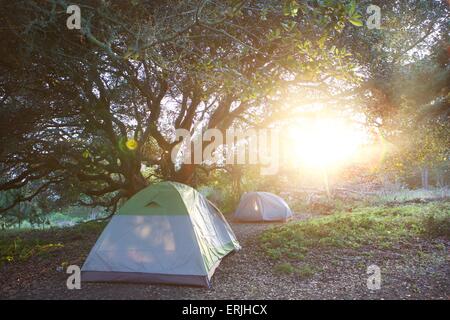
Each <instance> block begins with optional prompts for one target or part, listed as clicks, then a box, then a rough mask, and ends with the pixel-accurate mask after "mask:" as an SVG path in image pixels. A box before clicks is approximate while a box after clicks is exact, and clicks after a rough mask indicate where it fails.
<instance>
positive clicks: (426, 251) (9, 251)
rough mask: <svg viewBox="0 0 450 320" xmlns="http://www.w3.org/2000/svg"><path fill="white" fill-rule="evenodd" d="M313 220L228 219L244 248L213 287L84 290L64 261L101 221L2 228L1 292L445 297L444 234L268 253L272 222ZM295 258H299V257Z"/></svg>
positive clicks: (82, 247) (79, 251)
mask: <svg viewBox="0 0 450 320" xmlns="http://www.w3.org/2000/svg"><path fill="white" fill-rule="evenodd" d="M318 219H322V218H321V217H318V216H315V215H312V214H296V215H295V218H294V219H292V220H291V221H290V222H288V223H287V224H284V225H283V226H281V225H280V224H266V223H258V224H245V223H233V222H232V223H231V226H232V228H233V230H234V232H235V234H236V236H237V238H238V240H239V242H240V244H241V246H242V250H241V251H239V252H236V253H233V254H230V255H229V256H227V257H226V258H224V259H223V260H222V262H221V264H220V266H219V268H217V270H216V272H215V274H214V276H213V278H212V288H211V289H207V288H193V287H183V286H172V285H149V284H125V283H124V284H120V283H82V288H81V290H68V289H67V287H66V280H67V277H68V275H67V274H66V273H65V272H64V269H65V267H67V265H70V264H75V265H79V266H81V265H82V264H83V261H84V259H85V258H86V256H87V254H88V253H89V250H90V249H91V247H92V246H93V245H94V243H95V241H96V239H97V237H98V235H99V233H100V232H101V230H102V229H103V227H104V225H105V224H104V223H87V224H83V225H80V226H77V227H73V228H65V229H58V230H53V231H50V230H46V231H32V232H24V233H23V234H21V235H20V238H19V237H17V235H15V234H6V235H2V236H1V237H0V250H2V252H0V253H1V254H2V259H3V261H0V262H3V263H2V264H1V265H0V299H270V300H273V299H449V298H450V267H449V256H448V248H449V245H450V241H449V239H448V238H447V237H434V238H427V237H425V238H424V237H411V238H409V239H408V240H407V241H405V240H404V239H403V240H402V239H398V240H395V241H392V243H390V244H389V245H387V246H386V245H385V246H384V247H379V246H372V245H370V244H369V245H363V246H360V247H358V248H356V247H351V246H350V247H333V246H315V245H310V247H309V250H308V252H306V253H304V254H303V255H302V256H301V257H300V256H298V255H292V256H290V258H289V260H286V261H290V262H283V261H285V260H283V259H281V258H275V259H274V258H273V257H272V258H268V255H267V250H269V251H270V250H271V249H270V247H267V243H265V242H264V241H263V240H264V239H265V241H268V240H267V239H268V238H267V236H266V238H263V236H262V234H264V233H267V234H274V233H275V232H277V231H276V230H278V229H277V228H285V227H288V228H289V227H291V226H292V227H296V225H297V224H303V223H309V222H310V221H319V220H318ZM272 228H275V229H272ZM388 233H389V231H388ZM36 238H39V242H36ZM270 239H272V238H270V237H269V240H270ZM272 240H273V239H272ZM11 241H12V242H11ZM11 243H13V245H14V247H11ZM269 244H270V243H269ZM272 253H273V252H272ZM275 253H276V251H275ZM296 257H298V260H299V261H300V262H299V263H297V264H296ZM292 265H294V266H295V268H293V267H292ZM369 265H377V266H379V268H380V271H381V288H380V289H379V290H369V289H368V288H367V279H368V277H369V276H370V274H369V275H368V274H367V267H368V266H369Z"/></svg>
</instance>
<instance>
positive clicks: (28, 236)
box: [0, 222, 106, 267]
mask: <svg viewBox="0 0 450 320" xmlns="http://www.w3.org/2000/svg"><path fill="white" fill-rule="evenodd" d="M105 225H106V222H86V223H81V224H78V225H76V226H74V227H71V228H49V229H44V230H17V229H14V230H6V231H2V232H0V267H1V266H2V265H3V264H11V263H20V262H26V261H27V260H29V259H30V258H32V257H42V258H48V257H51V256H52V255H58V254H59V252H60V249H61V248H64V246H65V245H66V244H68V243H70V242H72V241H75V240H80V239H82V238H84V237H86V235H90V234H94V236H95V235H97V234H99V233H100V232H101V231H102V230H103V228H104V227H105Z"/></svg>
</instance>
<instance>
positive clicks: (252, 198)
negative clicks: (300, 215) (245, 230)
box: [234, 192, 292, 222]
mask: <svg viewBox="0 0 450 320" xmlns="http://www.w3.org/2000/svg"><path fill="white" fill-rule="evenodd" d="M291 217H292V211H291V209H290V208H289V206H288V205H287V203H286V202H285V201H284V200H283V199H282V198H280V197H279V196H276V195H274V194H272V193H269V192H246V193H244V195H242V197H241V201H240V202H239V206H238V208H237V209H236V212H235V213H234V219H235V220H238V221H248V222H256V221H286V220H287V219H289V218H291Z"/></svg>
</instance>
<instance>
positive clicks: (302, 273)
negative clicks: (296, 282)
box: [295, 264, 316, 279]
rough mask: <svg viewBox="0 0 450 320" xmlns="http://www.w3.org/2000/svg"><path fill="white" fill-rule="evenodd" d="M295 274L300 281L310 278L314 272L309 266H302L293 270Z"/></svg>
mask: <svg viewBox="0 0 450 320" xmlns="http://www.w3.org/2000/svg"><path fill="white" fill-rule="evenodd" d="M295 273H296V274H297V275H298V276H299V277H300V278H302V279H307V278H311V277H312V276H313V275H314V274H315V273H316V272H315V271H314V269H313V268H312V267H311V266H309V265H307V264H306V265H302V266H300V267H298V268H297V269H295Z"/></svg>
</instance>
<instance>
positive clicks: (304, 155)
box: [289, 118, 365, 168]
mask: <svg viewBox="0 0 450 320" xmlns="http://www.w3.org/2000/svg"><path fill="white" fill-rule="evenodd" d="M289 139H290V141H291V146H292V149H291V154H292V155H293V156H294V158H295V159H296V160H295V161H296V162H297V163H299V164H302V165H305V166H308V167H321V168H325V167H335V166H338V165H342V164H344V163H348V162H350V161H351V160H352V158H353V157H354V156H355V155H356V154H357V152H358V150H359V148H360V146H361V145H362V144H363V142H364V139H365V132H364V131H363V130H362V129H361V128H359V127H357V126H356V125H353V124H351V123H349V122H347V121H343V120H341V119H335V118H327V119H317V120H309V121H304V122H301V123H298V124H297V125H295V126H292V127H290V129H289Z"/></svg>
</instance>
